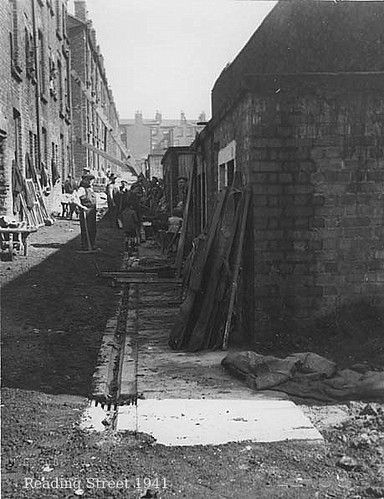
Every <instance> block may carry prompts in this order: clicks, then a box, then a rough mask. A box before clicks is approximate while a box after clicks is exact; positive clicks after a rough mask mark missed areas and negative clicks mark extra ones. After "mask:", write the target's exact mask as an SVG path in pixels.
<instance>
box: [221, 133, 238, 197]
mask: <svg viewBox="0 0 384 499" xmlns="http://www.w3.org/2000/svg"><path fill="white" fill-rule="evenodd" d="M235 156H236V141H234V140H233V141H232V142H230V143H229V144H228V145H227V146H225V147H224V148H223V149H220V151H219V155H218V163H219V167H218V175H217V188H218V190H219V191H221V190H222V189H224V188H225V187H228V186H231V185H232V183H233V179H234V176H235V171H236V161H235Z"/></svg>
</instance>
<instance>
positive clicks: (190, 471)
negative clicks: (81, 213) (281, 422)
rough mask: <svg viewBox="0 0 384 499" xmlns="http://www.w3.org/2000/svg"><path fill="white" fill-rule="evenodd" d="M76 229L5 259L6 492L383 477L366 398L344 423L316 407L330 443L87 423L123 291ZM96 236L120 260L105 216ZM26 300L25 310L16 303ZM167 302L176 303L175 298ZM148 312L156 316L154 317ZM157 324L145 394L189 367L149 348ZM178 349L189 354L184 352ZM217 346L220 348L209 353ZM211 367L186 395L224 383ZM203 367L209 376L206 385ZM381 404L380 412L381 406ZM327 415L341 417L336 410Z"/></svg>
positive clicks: (206, 492) (288, 486)
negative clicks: (206, 441)
mask: <svg viewBox="0 0 384 499" xmlns="http://www.w3.org/2000/svg"><path fill="white" fill-rule="evenodd" d="M77 231H78V227H77V222H66V221H65V222H64V221H58V222H57V223H56V224H55V225H54V226H53V227H51V228H46V229H45V228H44V229H42V230H40V231H39V232H38V233H37V234H35V235H34V239H33V240H32V241H31V242H32V248H31V255H30V257H29V258H28V260H26V259H23V258H21V257H20V258H18V259H17V260H15V262H14V263H13V264H12V266H10V264H9V263H7V262H2V263H1V273H2V282H3V291H2V292H3V321H4V322H3V324H4V326H3V354H4V355H3V358H4V362H3V379H4V382H3V383H4V386H5V387H6V388H4V390H3V404H4V408H3V411H2V412H3V418H2V424H3V428H6V429H7V431H6V432H5V433H3V454H4V457H3V490H2V496H3V497H5V498H9V499H13V498H16V497H17V498H19V497H20V498H21V497H28V498H39V499H40V498H49V499H52V498H54V497H58V498H61V497H75V496H76V495H75V494H74V493H75V492H77V494H79V493H80V492H79V490H80V489H81V490H84V497H132V498H136V497H141V496H142V495H144V494H145V493H146V490H147V489H148V488H151V489H153V490H154V489H155V488H156V484H157V485H158V486H159V490H158V491H157V492H158V494H157V497H158V498H160V497H163V498H164V497H188V498H196V499H200V498H205V497H209V498H225V497H226V498H239V499H240V498H244V497H260V498H270V497H284V498H286V497H292V498H297V497H303V498H304V497H305V498H309V497H311V498H312V497H350V496H351V494H352V495H353V491H355V492H356V493H357V492H358V491H360V490H367V489H368V488H369V487H371V486H374V484H375V483H379V480H380V476H381V475H380V466H381V464H382V449H380V443H379V442H380V441H379V440H378V437H377V436H376V437H375V435H377V431H379V428H380V424H381V423H380V421H382V417H383V415H382V414H381V413H380V412H376V416H365V415H362V414H361V413H362V411H363V409H364V407H365V404H358V403H356V404H351V405H350V406H349V408H348V407H347V406H338V407H335V408H333V412H334V413H335V414H336V418H334V420H336V421H340V420H341V418H340V415H342V416H343V417H344V418H345V417H348V416H349V417H351V416H354V418H353V419H351V420H350V421H351V422H347V423H345V425H344V426H343V425H342V424H341V423H340V424H339V425H338V427H336V428H333V427H332V426H330V425H328V426H327V424H328V423H327V421H326V418H325V417H324V416H321V415H322V414H324V413H322V409H321V408H310V409H308V411H307V412H308V413H309V414H310V416H311V417H312V418H313V420H315V421H317V425H318V427H319V428H320V429H321V430H322V433H323V436H324V437H325V439H326V443H325V446H324V445H319V444H315V445H308V444H307V443H304V444H299V443H298V442H293V443H289V442H282V443H274V444H260V443H259V444H258V443H251V442H241V443H231V444H227V445H219V446H205V447H201V446H192V447H165V446H163V445H154V441H153V439H152V438H150V437H149V436H146V435H143V434H137V435H135V434H133V433H132V432H115V431H113V430H111V429H108V428H107V429H106V431H105V432H103V433H88V432H84V431H82V430H80V428H79V423H80V420H81V417H82V414H83V411H84V410H85V409H86V407H87V405H88V401H87V398H86V397H87V396H88V395H89V394H90V390H91V380H92V375H93V372H94V369H95V367H96V362H97V355H98V350H99V347H100V343H101V340H102V335H103V332H104V330H105V327H106V323H107V320H108V319H109V318H110V317H111V316H113V314H114V311H115V308H116V304H117V302H118V296H119V295H118V292H119V291H118V288H111V287H109V286H108V283H106V282H105V281H103V280H101V279H98V278H97V277H96V267H95V265H94V262H92V259H93V257H91V258H90V257H89V256H85V255H79V254H77V253H76V252H75V251H74V250H75V249H76V248H77V246H78V240H77V238H76V235H77ZM53 241H54V242H53ZM98 244H99V245H100V246H101V248H102V251H101V252H100V254H97V256H96V260H95V261H96V264H97V266H98V267H99V269H100V270H106V269H116V268H119V266H120V264H121V257H122V254H121V237H120V234H119V233H117V232H116V231H114V230H113V229H111V228H110V227H109V226H108V224H107V222H106V221H101V222H100V224H99V241H98ZM143 298H144V301H146V302H147V305H148V306H149V307H150V306H151V304H152V305H154V303H155V301H156V297H154V290H153V289H152V291H151V290H148V289H147V290H146V293H145V294H144V295H143ZM18 301H19V303H22V304H23V306H22V307H18V306H17V304H18ZM58 304H61V306H58ZM162 305H165V303H161V300H160V301H156V307H157V308H158V309H160V308H162ZM164 309H165V310H168V311H169V307H164ZM171 309H172V307H171ZM170 313H171V312H168V314H170ZM148 314H150V312H149V311H148V309H147V312H145V313H144V314H143V315H142V320H143V323H142V325H144V323H145V322H146V321H147V322H148ZM150 316H151V320H153V319H154V316H153V314H150ZM155 320H156V319H155ZM164 325H165V324H163V326H164ZM160 326H161V324H160V323H158V324H157V326H156V327H159V328H160ZM149 331H150V329H149V328H147V336H145V335H144V336H143V338H142V343H141V347H142V348H143V347H145V346H146V347H147V351H148V354H147V355H146V356H143V361H144V362H143V364H142V367H141V372H140V374H144V375H145V376H141V378H140V379H141V380H140V382H139V386H140V390H141V391H147V392H149V391H150V389H151V387H152V389H154V390H157V391H159V390H160V391H161V386H159V383H158V380H159V372H161V374H162V375H164V374H166V377H167V376H168V377H169V379H172V376H173V375H175V376H177V374H180V371H179V373H175V374H172V363H171V362H167V359H166V358H164V356H160V355H159V356H155V357H154V356H153V355H152V354H149V348H148V347H151V349H154V353H156V349H157V348H159V345H161V343H162V342H163V339H162V332H161V331H160V330H157V331H154V330H152V334H150V332H149ZM158 353H159V352H158ZM175 355H176V356H179V358H180V360H181V361H184V360H185V356H184V354H182V353H181V354H175ZM212 355H216V354H209V355H208V356H207V359H209V358H212ZM168 360H169V359H168ZM167 364H168V369H167ZM202 364H203V365H202V366H201V367H200V368H197V369H192V368H191V369H186V370H184V369H183V372H184V375H188V376H187V377H188V378H191V380H192V383H190V384H189V383H186V382H185V380H184V382H183V380H180V379H179V382H178V383H179V386H177V384H176V381H175V390H176V391H177V390H181V392H183V390H184V393H185V395H186V396H188V395H189V394H190V390H191V389H192V390H200V395H202V394H203V392H204V393H209V392H212V390H213V391H214V390H215V389H216V388H215V386H218V387H219V388H218V389H219V391H224V390H222V386H223V379H224V378H222V377H221V374H220V375H219V373H218V372H217V370H216V369H211V368H210V367H209V362H203V363H202ZM173 367H174V366H173ZM184 367H185V364H184ZM199 375H204V376H205V380H204V382H203V383H201V381H202V380H201V379H198V378H199ZM209 378H210V379H209ZM193 379H195V382H193ZM227 381H228V385H227V389H228V390H232V389H233V390H234V393H237V394H239V393H240V391H242V390H243V391H244V390H246V389H244V388H243V387H242V386H241V385H239V384H238V383H237V382H236V381H234V380H231V379H228V378H226V383H227ZM220 385H221V387H220ZM140 390H139V391H140ZM55 394H57V395H55ZM158 395H159V396H160V397H161V394H158ZM221 395H223V396H224V397H226V396H228V394H221ZM221 395H220V396H221ZM372 410H373V414H375V411H376V409H375V408H374V407H373V409H372ZM327 414H328V413H327ZM331 415H332V414H331ZM367 418H368V419H367ZM328 419H332V418H329V414H328ZM367 424H369V426H370V430H368V429H367V430H366V431H369V432H370V435H371V437H370V438H372V443H371V444H370V445H369V447H367V446H364V445H360V444H359V438H360V437H359V434H360V433H361V428H363V427H365V428H366V425H367ZM375 431H376V433H375ZM375 438H376V440H375ZM344 454H348V455H351V454H352V455H353V456H355V458H356V460H358V463H359V466H358V467H356V468H352V469H349V470H346V469H342V468H340V467H338V466H337V465H336V463H337V461H338V460H339V459H340V456H342V455H344ZM380 463H381V464H380ZM360 465H361V467H360ZM28 476H31V477H32V476H34V477H35V478H38V479H42V478H43V477H45V479H46V480H48V481H49V479H53V477H65V478H67V479H68V480H72V482H70V486H68V488H67V489H65V490H53V489H51V490H48V489H42V488H40V489H24V488H23V486H24V485H25V481H24V479H25V477H28ZM96 478H99V479H100V480H121V479H124V478H126V479H127V482H126V488H124V489H114V488H111V486H106V489H107V490H105V489H103V488H99V489H97V490H96V489H91V488H86V483H87V482H86V480H87V479H88V480H90V482H89V484H90V485H91V484H92V483H94V482H92V481H93V480H96ZM145 478H147V479H150V480H151V484H150V485H148V483H149V482H148V480H147V481H146V482H145V483H144V479H145ZM156 478H157V479H158V481H157V482H156V480H155V479H156ZM76 479H77V481H76ZM145 484H146V485H145ZM164 485H165V486H166V488H164ZM372 490H374V489H372ZM146 497H149V496H148V495H146ZM371 497H374V496H373V495H371ZM376 497H378V496H376Z"/></svg>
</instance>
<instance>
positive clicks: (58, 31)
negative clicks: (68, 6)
mask: <svg viewBox="0 0 384 499" xmlns="http://www.w3.org/2000/svg"><path fill="white" fill-rule="evenodd" d="M61 28H62V20H61V8H60V0H56V34H57V36H58V37H59V38H60V40H61Z"/></svg>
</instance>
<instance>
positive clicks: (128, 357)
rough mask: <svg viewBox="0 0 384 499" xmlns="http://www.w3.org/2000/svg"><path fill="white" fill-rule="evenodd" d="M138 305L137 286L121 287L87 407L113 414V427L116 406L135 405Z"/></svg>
mask: <svg viewBox="0 0 384 499" xmlns="http://www.w3.org/2000/svg"><path fill="white" fill-rule="evenodd" d="M138 304H139V289H138V285H137V284H133V285H124V286H123V287H122V290H121V292H120V298H119V302H118V306H117V310H116V313H115V315H114V317H112V318H111V319H109V320H108V322H107V325H106V329H105V332H104V336H103V340H102V344H101V347H100V352H99V358H98V362H97V368H96V370H95V373H94V376H93V386H94V389H93V393H92V396H91V405H94V406H95V407H98V406H100V407H101V408H102V409H104V410H107V411H113V415H112V418H111V419H112V424H113V426H115V425H116V415H117V410H118V406H119V405H136V404H137V363H138V347H137V339H138Z"/></svg>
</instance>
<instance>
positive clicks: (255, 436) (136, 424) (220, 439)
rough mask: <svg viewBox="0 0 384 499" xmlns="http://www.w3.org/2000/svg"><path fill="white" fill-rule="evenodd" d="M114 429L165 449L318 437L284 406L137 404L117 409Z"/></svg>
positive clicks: (190, 401) (287, 403) (294, 409)
mask: <svg viewBox="0 0 384 499" xmlns="http://www.w3.org/2000/svg"><path fill="white" fill-rule="evenodd" d="M117 429H118V430H121V431H122V430H124V431H137V432H140V433H146V434H148V435H151V436H152V437H154V438H155V439H156V442H157V443H158V444H162V445H166V446H191V445H221V444H226V443H229V442H242V441H252V442H277V441H282V440H311V441H315V442H319V443H320V442H322V437H321V435H320V433H319V432H318V431H317V430H316V429H315V428H314V427H313V425H312V424H311V423H310V421H309V420H308V418H306V417H305V416H304V414H303V412H302V411H301V410H300V409H299V408H298V407H297V406H295V404H294V403H293V402H291V401H289V400H244V399H241V400H236V399H235V400H234V399H227V400H220V399H215V400H199V399H163V400H140V401H139V402H138V405H137V407H134V406H122V407H119V410H118V418H117Z"/></svg>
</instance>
